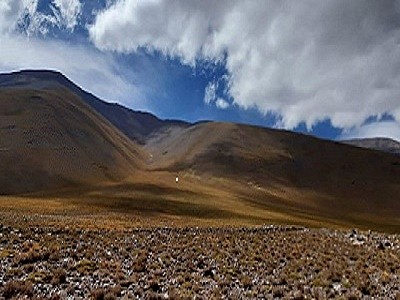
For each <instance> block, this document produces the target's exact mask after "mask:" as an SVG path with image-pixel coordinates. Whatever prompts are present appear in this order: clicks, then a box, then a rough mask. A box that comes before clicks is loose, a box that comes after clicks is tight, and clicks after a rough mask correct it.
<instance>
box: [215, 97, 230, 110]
mask: <svg viewBox="0 0 400 300" xmlns="http://www.w3.org/2000/svg"><path fill="white" fill-rule="evenodd" d="M215 106H217V107H218V108H220V109H227V108H228V107H229V103H228V102H226V101H225V100H224V99H222V98H218V99H217V100H216V101H215Z"/></svg>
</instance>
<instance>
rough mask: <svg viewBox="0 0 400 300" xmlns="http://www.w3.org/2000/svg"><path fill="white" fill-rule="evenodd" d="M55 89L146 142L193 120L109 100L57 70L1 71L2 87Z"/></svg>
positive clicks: (141, 142)
mask: <svg viewBox="0 0 400 300" xmlns="http://www.w3.org/2000/svg"><path fill="white" fill-rule="evenodd" d="M1 87H14V88H20V89H21V88H23V89H26V88H30V89H54V88H58V87H65V88H67V89H68V90H69V91H70V92H72V93H74V94H76V95H77V96H78V97H80V98H81V99H83V100H84V101H85V102H86V103H87V104H89V105H90V106H91V107H92V108H94V109H95V110H96V111H97V112H99V113H100V114H102V115H103V116H104V117H105V118H106V119H107V120H108V121H110V122H111V123H112V124H114V126H115V127H117V128H118V129H119V130H121V131H122V132H123V133H124V134H126V135H127V136H128V137H129V138H131V139H133V140H135V141H137V142H138V143H140V144H143V143H144V142H145V140H146V138H147V137H148V136H149V135H151V134H152V133H153V132H155V131H157V130H160V129H162V128H163V127H169V126H178V127H186V126H189V125H190V124H189V123H187V122H184V121H179V120H161V119H159V118H157V117H156V116H154V115H153V114H150V113H148V112H142V111H135V110H132V109H129V108H126V107H124V106H122V105H120V104H117V103H108V102H105V101H102V100H100V99H99V98H97V97H96V96H94V95H93V94H91V93H88V92H86V91H84V90H83V89H81V88H80V87H79V86H77V85H76V84H75V83H73V82H72V81H71V80H69V79H68V78H67V77H65V76H64V75H63V74H61V73H59V72H56V71H47V70H26V71H20V72H14V73H9V74H0V88H1Z"/></svg>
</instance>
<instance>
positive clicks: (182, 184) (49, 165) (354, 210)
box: [0, 71, 400, 232]
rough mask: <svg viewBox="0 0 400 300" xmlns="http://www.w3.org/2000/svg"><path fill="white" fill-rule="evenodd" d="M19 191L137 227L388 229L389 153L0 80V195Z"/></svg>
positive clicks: (399, 172)
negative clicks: (124, 217) (155, 223)
mask: <svg viewBox="0 0 400 300" xmlns="http://www.w3.org/2000/svg"><path fill="white" fill-rule="evenodd" d="M176 179H178V181H177V180H176ZM61 188H62V189H61ZM38 191H41V194H40V196H37V195H36V194H35V193H34V192H38ZM27 192H31V193H30V194H29V197H31V198H30V199H34V200H35V201H36V202H35V203H42V201H44V200H43V199H63V202H62V203H61V204H60V205H59V207H61V208H58V209H62V207H64V205H70V206H68V207H77V210H78V211H79V212H80V211H81V210H85V211H87V212H89V213H90V212H98V211H102V212H104V214H106V213H109V212H113V213H115V212H118V213H122V214H127V213H129V214H131V215H134V216H136V217H138V218H142V217H143V216H144V217H143V219H140V220H144V222H147V220H149V218H155V219H156V220H159V219H157V218H161V219H163V218H167V219H168V220H173V222H177V220H180V221H179V222H182V224H189V223H190V222H192V223H193V222H194V223H195V224H197V223H199V222H207V224H210V223H211V224H215V223H217V224H219V225H221V224H223V225H224V224H228V223H229V224H243V223H252V224H262V223H268V222H279V223H295V224H306V225H312V226H328V225H327V224H329V225H331V226H333V225H335V226H346V227H349V226H360V227H363V228H374V229H381V230H390V231H396V232H400V217H399V216H400V205H399V203H400V196H399V195H400V157H398V156H394V155H392V154H388V153H384V152H380V151H371V150H369V149H363V148H359V147H354V146H352V145H346V144H343V143H339V142H333V141H328V140H321V139H318V138H315V137H311V136H307V135H302V134H298V133H294V132H290V131H283V130H275V129H268V128H262V127H256V126H249V125H244V124H232V123H220V122H202V123H195V124H189V123H185V122H180V121H171V120H160V119H159V118H157V117H156V116H154V115H152V114H149V113H143V112H137V111H133V110H130V109H127V108H124V107H122V106H120V105H117V104H109V103H107V102H104V101H102V100H100V99H98V98H96V97H95V96H93V95H91V94H89V93H87V92H85V91H83V90H82V89H80V88H79V87H78V86H76V85H75V84H74V83H72V82H71V81H69V80H68V79H67V78H66V77H64V76H63V75H62V74H60V73H57V72H51V71H23V72H17V73H11V74H5V75H0V194H8V195H11V194H14V195H15V194H20V193H27ZM32 192H33V193H32ZM26 197H28V196H27V195H26ZM1 199H3V200H4V198H1ZM7 199H8V198H7ZM12 199H14V198H12ZM24 199H25V198H24ZM57 201H58V200H57ZM5 203H8V202H7V201H4V202H1V201H0V205H5ZM12 203H16V202H14V200H13V201H12ZM18 203H25V202H18ZM20 205H24V204H20ZM46 205H47V204H46ZM57 207H58V206H57ZM41 209H44V208H43V206H41ZM153 220H154V219H153Z"/></svg>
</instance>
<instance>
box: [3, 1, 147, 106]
mask: <svg viewBox="0 0 400 300" xmlns="http://www.w3.org/2000/svg"><path fill="white" fill-rule="evenodd" d="M50 8H52V9H51V12H52V13H51V14H48V15H46V14H44V13H42V12H40V11H38V1H37V0H3V1H1V2H0V72H10V71H16V70H20V69H53V70H59V71H61V72H63V73H64V74H65V75H67V76H68V77H69V78H70V79H71V80H73V81H74V82H76V83H77V84H79V85H80V86H81V87H83V88H84V89H86V90H88V91H90V92H92V93H94V94H95V95H97V96H99V97H102V98H103V99H105V100H109V101H119V102H123V103H125V104H130V105H132V104H136V103H141V102H142V103H143V101H144V99H143V96H142V95H141V92H140V91H139V90H138V88H137V87H136V86H134V85H133V84H132V83H130V82H128V81H127V80H126V78H125V76H124V74H123V72H122V71H121V68H120V67H119V65H118V63H117V62H116V61H115V60H114V59H113V58H112V56H110V55H107V54H105V53H101V52H100V51H98V50H97V49H95V48H94V47H92V46H90V45H75V44H72V43H68V42H65V41H63V40H55V39H52V38H41V35H45V34H46V33H47V32H48V29H49V26H50V27H51V26H60V28H64V29H66V30H69V31H73V29H74V28H75V26H77V24H78V18H79V15H80V13H81V8H82V5H81V3H80V2H79V0H73V1H65V0H54V1H52V2H51V7H50ZM21 22H22V23H21ZM55 24H57V25H55ZM37 35H39V36H37ZM133 101H136V102H133ZM138 106H139V105H138Z"/></svg>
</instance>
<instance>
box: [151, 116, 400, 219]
mask: <svg viewBox="0 0 400 300" xmlns="http://www.w3.org/2000/svg"><path fill="white" fill-rule="evenodd" d="M146 149H147V150H148V151H149V153H151V155H152V156H153V157H152V161H151V163H150V166H151V168H152V169H155V170H168V171H173V172H175V173H177V174H179V173H182V174H184V173H185V172H186V173H187V172H191V173H193V174H196V175H197V176H198V177H200V178H224V179H226V181H224V180H222V181H218V185H220V187H221V189H224V188H227V189H229V190H230V191H232V193H233V194H236V195H237V196H238V197H239V198H240V197H241V199H246V201H250V202H251V203H252V204H253V205H258V206H259V207H274V208H276V209H283V210H296V211H298V212H299V213H308V214H311V215H312V214H315V215H316V216H317V215H319V216H321V215H322V216H325V217H326V218H333V219H339V220H340V218H343V220H344V219H347V220H350V219H354V220H356V219H360V220H362V219H364V220H369V221H372V220H377V222H382V221H383V220H385V219H386V220H387V221H389V220H390V221H389V222H392V223H393V224H398V225H399V224H400V219H399V216H400V196H399V195H400V159H397V158H396V157H393V156H392V155H389V154H386V153H381V152H372V151H369V150H366V149H360V148H356V147H352V146H348V145H344V144H339V143H335V142H331V141H325V140H320V139H317V138H314V137H310V136H306V135H301V134H296V133H293V132H287V131H280V130H271V129H266V128H260V127H253V126H247V125H238V124H229V123H206V124H199V125H195V126H192V127H190V128H186V129H179V130H170V131H168V132H166V133H164V134H160V135H158V136H153V137H152V139H150V140H149V142H148V144H147V145H146ZM224 182H225V185H224V184H223V183H224ZM240 195H241V196H240Z"/></svg>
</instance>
